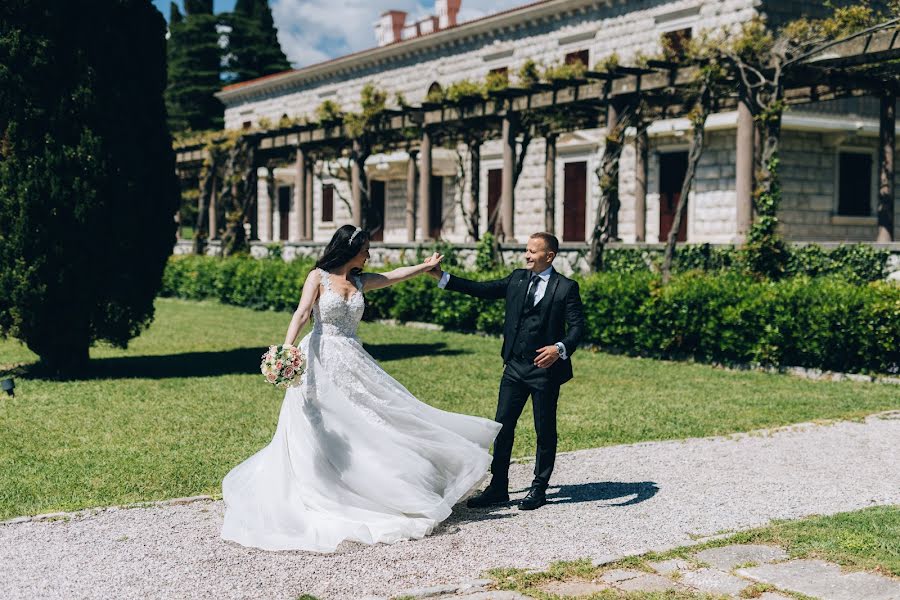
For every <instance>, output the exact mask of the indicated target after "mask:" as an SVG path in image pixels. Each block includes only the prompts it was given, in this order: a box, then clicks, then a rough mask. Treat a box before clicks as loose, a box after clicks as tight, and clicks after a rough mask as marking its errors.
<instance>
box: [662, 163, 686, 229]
mask: <svg viewBox="0 0 900 600" xmlns="http://www.w3.org/2000/svg"><path fill="white" fill-rule="evenodd" d="M687 161H688V153H687V152H667V153H665V154H660V155H659V241H660V242H665V241H666V240H667V239H669V231H671V230H672V223H673V222H674V221H675V209H676V208H677V207H678V200H679V199H680V198H681V185H682V184H683V183H684V176H685V174H686V173H687ZM675 239H676V240H677V241H679V242H684V241H687V211H685V214H684V217H682V219H681V226H680V227H679V228H678V235H677V236H676V238H675Z"/></svg>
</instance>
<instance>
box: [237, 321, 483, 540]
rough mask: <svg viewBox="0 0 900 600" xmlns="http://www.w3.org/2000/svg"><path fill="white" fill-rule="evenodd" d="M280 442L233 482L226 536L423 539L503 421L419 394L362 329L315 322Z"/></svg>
mask: <svg viewBox="0 0 900 600" xmlns="http://www.w3.org/2000/svg"><path fill="white" fill-rule="evenodd" d="M301 348H302V349H303V352H304V353H305V354H306V357H307V371H306V374H305V375H304V378H303V382H302V383H301V385H299V386H297V387H294V388H289V389H288V390H287V392H286V393H285V397H284V402H283V404H282V406H281V414H280V416H279V418H278V427H277V429H276V431H275V435H274V437H273V439H272V441H271V443H269V445H268V446H266V447H265V448H263V449H262V450H260V451H259V452H257V453H256V454H254V455H253V456H251V457H250V458H249V459H247V460H246V461H244V462H243V463H241V464H240V465H238V466H237V467H235V468H234V469H232V471H231V472H230V473H228V475H227V476H226V477H225V480H224V481H223V482H222V494H223V497H224V500H225V521H224V524H223V526H222V537H223V538H224V539H226V540H230V541H234V542H237V543H239V544H242V545H245V546H254V547H257V548H263V549H266V550H288V549H292V550H309V551H316V552H333V551H334V550H335V549H336V548H337V546H338V544H340V543H341V542H342V541H344V540H352V541H357V542H362V543H365V544H374V543H378V542H384V543H392V542H396V541H399V540H406V539H418V538H422V537H424V536H426V535H428V534H429V533H430V532H431V531H432V529H433V528H434V527H435V525H437V524H438V523H440V522H441V521H443V520H444V519H446V518H447V517H448V516H449V515H450V513H451V510H452V507H453V505H454V504H455V503H456V502H458V501H459V500H460V499H461V498H462V497H464V496H465V495H466V494H467V493H468V492H469V491H470V490H471V489H472V488H473V487H474V486H477V485H478V484H479V482H480V481H481V480H482V479H483V478H484V476H485V475H486V473H487V470H488V467H489V465H490V462H491V456H490V454H489V453H488V449H489V447H490V445H491V443H492V442H493V440H494V437H495V436H496V435H497V433H498V432H499V430H500V424H499V423H496V422H494V421H491V420H489V419H483V418H480V417H473V416H469V415H462V414H457V413H451V412H445V411H442V410H439V409H436V408H433V407H431V406H428V405H427V404H425V403H423V402H420V401H419V400H417V399H416V398H415V397H414V396H413V395H412V394H410V393H409V391H408V390H407V389H406V388H404V387H403V386H402V385H401V384H400V383H399V382H397V381H396V380H395V379H393V378H392V377H391V376H390V375H388V374H387V373H386V372H385V371H384V369H382V368H381V367H380V366H379V365H378V363H377V362H376V361H375V360H374V359H373V358H372V356H371V355H369V353H368V352H366V351H365V349H364V348H363V347H362V344H360V342H359V340H358V339H356V338H355V337H345V336H339V335H324V334H321V333H312V334H310V335H308V336H306V337H305V338H304V339H303V341H302V342H301Z"/></svg>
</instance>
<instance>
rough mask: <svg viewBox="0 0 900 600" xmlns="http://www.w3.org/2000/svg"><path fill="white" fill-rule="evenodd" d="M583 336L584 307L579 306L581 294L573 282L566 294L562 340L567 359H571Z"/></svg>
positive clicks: (576, 284) (576, 283)
mask: <svg viewBox="0 0 900 600" xmlns="http://www.w3.org/2000/svg"><path fill="white" fill-rule="evenodd" d="M583 335H584V306H583V305H582V304H581V293H580V292H579V291H578V282H576V281H573V282H572V285H570V286H569V293H568V294H566V337H564V338H563V339H562V343H563V345H564V346H565V347H566V355H567V357H571V356H572V354H574V353H575V349H576V348H578V344H579V343H580V342H581V337H582V336H583Z"/></svg>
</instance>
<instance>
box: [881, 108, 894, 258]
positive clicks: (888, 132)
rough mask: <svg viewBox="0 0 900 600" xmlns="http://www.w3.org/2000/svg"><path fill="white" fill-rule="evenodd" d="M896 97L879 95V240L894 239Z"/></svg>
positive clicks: (888, 240) (889, 240)
mask: <svg viewBox="0 0 900 600" xmlns="http://www.w3.org/2000/svg"><path fill="white" fill-rule="evenodd" d="M896 107H897V97H896V96H895V95H894V94H893V93H885V94H884V95H883V96H882V97H881V124H880V127H879V156H878V158H879V161H878V170H879V174H878V209H877V212H876V215H877V216H878V237H877V241H879V242H891V241H893V240H894V203H895V199H894V142H895V138H896V127H897V119H896Z"/></svg>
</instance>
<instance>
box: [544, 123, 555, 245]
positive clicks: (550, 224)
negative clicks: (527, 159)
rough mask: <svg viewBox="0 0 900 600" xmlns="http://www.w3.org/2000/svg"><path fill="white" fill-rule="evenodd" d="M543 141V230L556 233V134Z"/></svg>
mask: <svg viewBox="0 0 900 600" xmlns="http://www.w3.org/2000/svg"><path fill="white" fill-rule="evenodd" d="M544 143H545V152H544V231H546V232H548V233H552V234H554V235H556V134H555V133H551V134H550V135H548V136H547V137H546V138H545V140H544Z"/></svg>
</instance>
